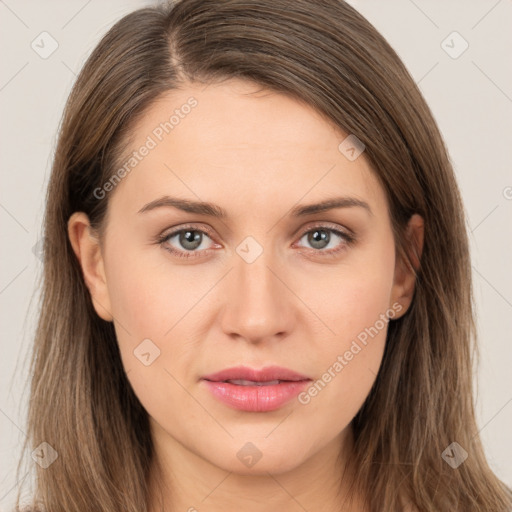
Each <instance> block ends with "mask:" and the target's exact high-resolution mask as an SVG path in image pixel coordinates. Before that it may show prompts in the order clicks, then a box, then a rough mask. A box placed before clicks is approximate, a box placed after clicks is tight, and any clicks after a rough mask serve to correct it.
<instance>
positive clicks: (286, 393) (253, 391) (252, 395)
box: [204, 380, 310, 412]
mask: <svg viewBox="0 0 512 512" xmlns="http://www.w3.org/2000/svg"><path fill="white" fill-rule="evenodd" d="M204 382H206V385H207V386H208V389H209V390H210V392H211V393H212V394H213V395H214V396H215V397H216V398H218V399H219V400H220V401H221V402H224V403H225V404H226V405H229V406H230V407H233V408H234V409H238V410H240V411H250V412H267V411H274V410H276V409H279V408H280V407H282V406H283V405H284V404H285V403H287V402H289V401H290V400H291V399H292V398H294V397H295V396H297V395H298V394H299V393H300V392H301V391H302V390H303V389H304V388H305V387H306V386H307V385H308V384H309V382H310V381H309V380H299V381H283V382H280V383H279V384H273V385H269V386H239V385H237V384H230V383H229V382H212V381H209V380H205V381H204Z"/></svg>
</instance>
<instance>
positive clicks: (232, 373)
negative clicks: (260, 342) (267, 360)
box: [203, 366, 311, 382]
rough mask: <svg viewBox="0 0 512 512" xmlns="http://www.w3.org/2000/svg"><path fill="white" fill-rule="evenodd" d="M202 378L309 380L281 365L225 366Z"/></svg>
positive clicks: (214, 379)
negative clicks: (255, 366) (258, 367)
mask: <svg viewBox="0 0 512 512" xmlns="http://www.w3.org/2000/svg"><path fill="white" fill-rule="evenodd" d="M203 379H204V380H209V381H212V382H220V381H224V380H237V379H243V380H252V381H254V382H267V381H270V380H289V381H299V380H311V379H310V378H309V377H307V376H306V375H301V374H300V373H297V372H294V371H292V370H289V369H288V368H283V367H281V366H267V367H265V368H262V369H261V370H257V369H254V368H250V367H248V366H237V367H235V368H226V369H225V370H222V371H220V372H217V373H212V374H211V375H206V376H204V377H203Z"/></svg>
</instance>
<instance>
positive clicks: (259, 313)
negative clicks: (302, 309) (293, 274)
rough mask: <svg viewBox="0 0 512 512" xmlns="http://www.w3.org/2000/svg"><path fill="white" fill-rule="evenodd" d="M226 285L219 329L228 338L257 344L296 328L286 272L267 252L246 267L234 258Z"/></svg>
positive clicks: (284, 335)
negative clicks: (220, 328)
mask: <svg viewBox="0 0 512 512" xmlns="http://www.w3.org/2000/svg"><path fill="white" fill-rule="evenodd" d="M234 261H235V263H234V266H235V268H234V269H233V270H232V271H231V272H230V276H229V277H228V282H227V283H226V289H225V292H226V295H225V297H224V303H223V308H222V314H221V315H222V317H221V327H222V330H223V332H224V333H226V334H227V335H228V336H230V337H231V338H239V339H244V340H246V341H247V342H248V343H253V344H259V343H263V342H269V341H271V340H278V339H281V338H284V337H286V336H287V335H288V334H289V333H290V332H291V330H292V327H293V326H294V325H296V324H297V320H298V319H297V314H298V313H297V311H296V308H297V302H299V301H298V300H297V298H296V297H294V295H293V292H292V291H291V290H290V289H289V288H288V286H287V285H288V281H289V280H290V276H289V272H286V270H285V269H283V266H281V265H279V263H278V262H277V261H276V259H275V258H272V257H271V254H270V251H264V252H263V254H262V255H261V256H260V257H259V258H258V259H257V260H256V261H254V262H252V263H248V262H246V261H244V260H243V259H242V258H239V257H238V255H235V257H234Z"/></svg>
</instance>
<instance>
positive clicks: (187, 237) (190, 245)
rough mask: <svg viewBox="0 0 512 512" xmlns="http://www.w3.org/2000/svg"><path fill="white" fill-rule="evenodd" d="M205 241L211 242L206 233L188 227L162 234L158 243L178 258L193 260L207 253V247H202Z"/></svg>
mask: <svg viewBox="0 0 512 512" xmlns="http://www.w3.org/2000/svg"><path fill="white" fill-rule="evenodd" d="M206 239H209V240H210V241H212V239H211V237H210V236H209V235H208V233H207V232H206V231H204V230H202V229H197V228H194V227H191V226H189V227H182V228H181V229H179V230H176V231H172V232H171V233H167V234H164V235H163V236H162V237H160V238H159V239H158V243H160V244H161V245H162V246H163V247H164V248H165V249H166V250H168V251H169V252H171V253H172V254H174V255H175V256H178V257H179V258H195V257H197V256H200V255H201V254H200V253H204V252H205V251H209V247H204V242H205V240H206Z"/></svg>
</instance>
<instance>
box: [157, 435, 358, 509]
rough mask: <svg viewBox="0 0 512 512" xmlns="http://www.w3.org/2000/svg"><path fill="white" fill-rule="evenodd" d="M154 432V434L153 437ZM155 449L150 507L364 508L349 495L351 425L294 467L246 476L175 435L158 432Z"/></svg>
mask: <svg viewBox="0 0 512 512" xmlns="http://www.w3.org/2000/svg"><path fill="white" fill-rule="evenodd" d="M155 437H156V438H155ZM154 442H155V453H156V454H157V456H156V458H155V460H154V462H153V467H152V471H151V476H150V482H149V483H150V485H149V487H150V496H151V503H150V506H149V509H148V510H149V511H150V512H181V511H183V512H199V511H200V510H208V511H209V512H220V511H222V512H227V511H231V510H233V511H234V510H244V512H278V511H279V512H282V511H283V510H287V511H295V510H296V511H297V512H299V511H301V512H303V511H304V510H317V509H318V505H319V504H322V510H323V511H325V512H342V511H343V512H365V509H364V508H363V507H362V500H361V498H360V497H357V496H350V493H349V487H350V483H351V471H350V469H349V467H350V466H347V465H346V463H347V461H348V457H349V454H350V451H351V448H352V445H353V434H352V430H351V428H350V427H348V428H347V429H346V430H344V431H343V432H342V433H341V434H340V435H339V436H337V437H336V438H334V439H333V440H332V441H331V442H330V443H328V444H327V445H325V446H324V447H323V448H321V449H320V450H319V451H318V452H316V453H315V455H314V456H312V457H310V458H309V459H307V460H305V461H304V462H303V463H302V464H301V465H300V466H298V467H296V468H293V469H292V470H289V471H286V472H282V473H278V472H274V473H272V474H271V473H268V472H266V473H265V474H258V475H242V474H238V473H235V472H232V471H228V470H224V469H222V468H220V467H218V466H216V465H214V464H212V463H211V462H209V461H207V460H205V459H204V458H202V457H200V456H199V455H197V454H195V453H192V452H190V451H189V450H187V449H186V448H185V447H184V446H183V445H181V444H180V443H178V442H177V441H176V440H174V439H172V438H170V436H166V437H165V439H162V438H161V437H160V436H154Z"/></svg>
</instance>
